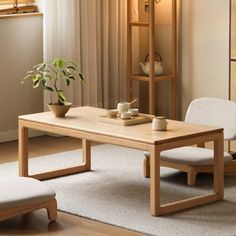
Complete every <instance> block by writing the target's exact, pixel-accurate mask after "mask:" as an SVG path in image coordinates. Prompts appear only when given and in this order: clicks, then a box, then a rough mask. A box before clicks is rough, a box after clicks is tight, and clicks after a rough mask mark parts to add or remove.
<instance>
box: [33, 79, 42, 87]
mask: <svg viewBox="0 0 236 236" xmlns="http://www.w3.org/2000/svg"><path fill="white" fill-rule="evenodd" d="M39 85H40V79H35V80H34V81H33V88H37V87H38V86H39Z"/></svg>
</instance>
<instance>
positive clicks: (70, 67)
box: [67, 66, 76, 70]
mask: <svg viewBox="0 0 236 236" xmlns="http://www.w3.org/2000/svg"><path fill="white" fill-rule="evenodd" d="M67 68H68V69H72V70H76V67H75V66H67Z"/></svg>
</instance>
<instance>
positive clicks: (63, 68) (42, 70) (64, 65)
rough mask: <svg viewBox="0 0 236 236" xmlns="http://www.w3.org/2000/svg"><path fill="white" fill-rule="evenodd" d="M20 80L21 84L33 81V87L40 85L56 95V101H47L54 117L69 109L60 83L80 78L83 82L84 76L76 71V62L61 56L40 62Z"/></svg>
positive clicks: (68, 103) (62, 115) (66, 83)
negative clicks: (28, 80) (29, 80)
mask: <svg viewBox="0 0 236 236" xmlns="http://www.w3.org/2000/svg"><path fill="white" fill-rule="evenodd" d="M27 74H28V75H27V76H25V77H24V78H23V80H22V82H21V83H22V84H23V83H24V82H25V80H27V79H31V80H32V82H33V88H38V87H40V86H41V87H42V88H43V89H44V90H47V91H49V92H50V93H55V94H56V95H57V101H53V100H52V96H51V101H50V102H49V103H48V107H49V109H50V110H51V111H52V112H53V113H54V114H55V116H56V117H64V116H65V114H66V112H67V111H68V110H69V109H70V107H71V103H70V102H67V100H66V97H65V93H64V90H63V89H62V88H61V87H60V84H61V83H64V84H65V85H66V86H69V85H70V84H71V82H72V81H74V80H76V79H78V78H79V79H80V81H81V82H84V81H85V79H84V76H83V74H82V73H81V72H79V71H78V67H77V65H76V63H74V62H72V61H68V60H65V59H62V58H56V59H54V60H50V61H48V62H44V63H40V64H38V65H35V66H34V67H33V70H31V71H28V72H27Z"/></svg>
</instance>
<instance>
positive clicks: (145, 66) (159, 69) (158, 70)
mask: <svg viewBox="0 0 236 236" xmlns="http://www.w3.org/2000/svg"><path fill="white" fill-rule="evenodd" d="M154 53H155V55H157V56H158V57H159V59H158V60H157V61H154V74H155V75H161V74H162V73H163V66H162V57H161V55H160V54H159V53H158V52H154ZM139 65H140V66H141V68H142V71H143V73H144V74H145V75H149V68H150V66H149V54H147V55H146V57H145V60H144V63H142V62H140V63H139Z"/></svg>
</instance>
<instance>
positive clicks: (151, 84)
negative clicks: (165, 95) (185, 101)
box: [127, 0, 177, 118]
mask: <svg viewBox="0 0 236 236" xmlns="http://www.w3.org/2000/svg"><path fill="white" fill-rule="evenodd" d="M127 1H128V5H127V7H128V8H127V11H128V17H127V21H128V22H127V23H128V24H127V27H128V34H127V38H128V41H127V48H128V54H127V61H128V66H127V70H128V76H127V78H128V99H130V100H132V99H133V92H132V87H133V82H134V81H145V82H146V83H148V111H149V113H150V114H157V113H158V111H157V109H156V100H157V96H156V91H155V84H156V83H160V82H161V81H163V80H169V81H171V91H168V92H169V93H171V113H172V114H171V117H172V118H176V103H177V92H176V90H177V84H176V80H177V77H176V72H177V69H176V66H177V53H176V51H177V30H176V28H177V20H176V18H177V17H176V14H177V6H176V0H161V1H159V0H147V1H146V0H127ZM135 1H137V2H138V4H140V3H141V4H144V6H145V3H144V2H146V11H147V14H148V17H147V20H146V21H142V20H140V19H134V11H135V10H134V9H135V6H134V5H135V4H137V2H136V3H135ZM165 1H168V3H170V4H167V6H166V7H170V8H171V9H168V10H169V12H170V18H171V19H170V25H171V30H170V32H169V33H170V40H169V41H168V43H169V44H170V45H169V48H170V55H169V57H171V58H168V60H169V61H170V69H169V70H168V71H167V72H166V71H165V68H164V72H163V73H162V74H160V75H155V73H154V61H155V51H156V47H157V44H158V42H156V40H155V36H156V32H155V31H156V27H158V26H157V25H156V24H155V20H156V17H158V15H157V14H156V9H157V8H158V4H161V3H162V2H163V3H165ZM147 9H148V10H147ZM137 10H138V9H136V11H137ZM164 14H165V13H164ZM135 27H138V28H139V29H140V27H145V28H147V32H148V40H147V41H148V42H143V43H148V54H149V75H145V74H143V73H141V70H140V71H139V72H138V73H135V72H134V71H133V64H134V60H133V54H134V52H133V51H134V50H133V43H134V40H136V39H135V37H134V34H133V29H134V28H135ZM164 60H165V58H164Z"/></svg>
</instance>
